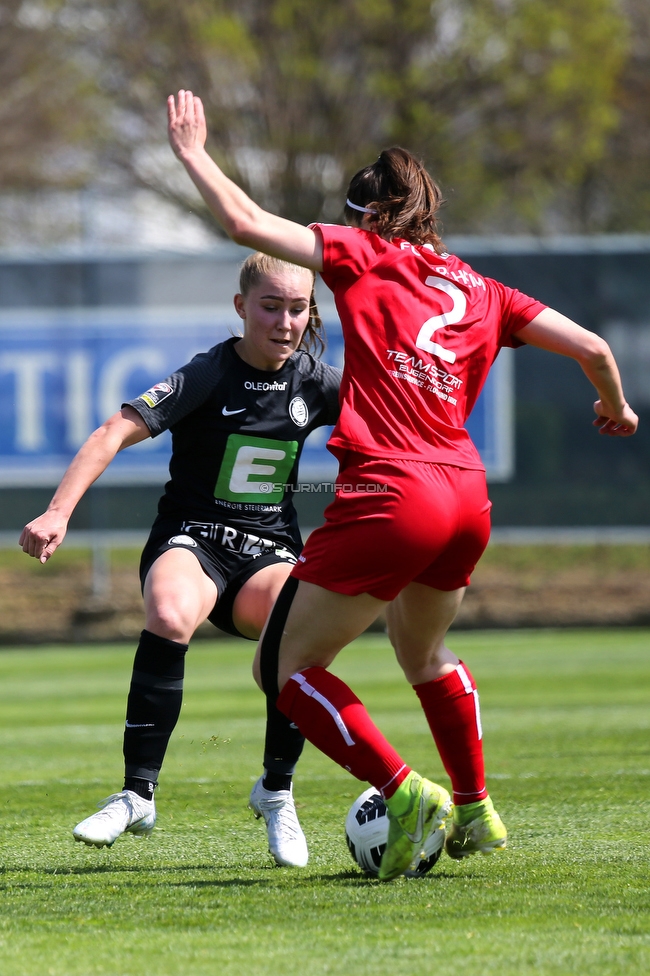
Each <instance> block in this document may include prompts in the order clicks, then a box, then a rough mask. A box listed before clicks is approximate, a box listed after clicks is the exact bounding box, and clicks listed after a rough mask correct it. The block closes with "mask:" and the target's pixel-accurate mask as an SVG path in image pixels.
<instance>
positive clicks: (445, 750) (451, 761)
mask: <svg viewBox="0 0 650 976" xmlns="http://www.w3.org/2000/svg"><path fill="white" fill-rule="evenodd" d="M413 690H414V691H415V693H416V695H417V696H418V698H419V699H420V704H421V705H422V708H423V709H424V714H425V715H426V717H427V722H428V723H429V728H430V729H431V733H432V735H433V738H434V739H435V743H436V746H437V747H438V752H439V753H440V758H441V759H442V762H443V765H444V767H445V769H446V770H447V774H448V775H449V778H450V779H451V784H452V786H453V789H454V803H456V804H459V805H460V804H462V803H475V802H476V801H477V800H484V799H485V797H486V796H487V795H488V794H487V790H486V789H485V769H484V766H483V743H482V741H481V740H482V738H483V729H482V728H481V712H480V709H479V704H478V692H477V690H476V684H475V683H474V679H473V677H472V676H471V674H470V673H469V671H468V670H467V668H466V667H465V665H464V664H463V663H462V661H461V662H460V663H459V664H458V666H457V667H456V669H455V670H454V671H451V672H450V673H449V674H445V675H443V677H442V678H436V679H435V680H434V681H426V682H425V683H424V684H422V685H413Z"/></svg>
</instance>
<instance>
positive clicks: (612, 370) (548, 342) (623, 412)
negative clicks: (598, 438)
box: [517, 308, 639, 437]
mask: <svg viewBox="0 0 650 976" xmlns="http://www.w3.org/2000/svg"><path fill="white" fill-rule="evenodd" d="M517 338H518V339H522V340H523V341H524V342H525V343H527V345H529V346H537V347H538V348H539V349H546V350H547V351H548V352H557V353H560V355H561V356H570V357H571V358H572V359H575V360H576V361H577V362H578V363H580V365H581V366H582V369H583V371H584V373H585V376H586V377H587V379H588V380H590V381H591V382H592V383H593V385H594V386H595V387H596V390H597V391H598V397H599V399H598V400H596V402H595V403H594V410H595V412H596V415H597V416H596V419H595V420H594V426H595V427H599V428H600V433H601V434H611V435H612V436H614V437H629V436H630V435H631V434H634V432H635V431H636V429H637V426H638V424H639V418H638V417H637V415H636V414H635V413H634V411H633V410H632V408H631V407H630V406H629V404H628V403H627V402H626V400H625V395H624V393H623V387H622V385H621V377H620V375H619V372H618V367H617V366H616V361H615V360H614V357H613V355H612V352H611V349H610V348H609V346H608V345H607V343H606V342H605V340H604V339H601V338H600V336H597V335H596V334H595V333H594V332H588V331H587V329H583V328H582V326H580V325H577V324H576V323H575V322H572V321H571V319H568V318H567V317H566V316H565V315H562V314H561V313H560V312H556V311H554V309H552V308H545V309H544V311H543V312H540V313H539V315H537V316H535V318H534V319H533V320H532V322H529V323H528V325H526V326H524V328H523V329H520V330H519V331H518V332H517Z"/></svg>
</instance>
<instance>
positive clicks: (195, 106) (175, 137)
mask: <svg viewBox="0 0 650 976" xmlns="http://www.w3.org/2000/svg"><path fill="white" fill-rule="evenodd" d="M167 123H168V124H167V134H168V136H169V144H170V146H171V147H172V149H173V150H174V152H175V153H176V155H177V156H178V157H179V158H180V157H182V156H183V154H184V153H189V152H192V151H193V150H197V149H203V147H204V146H205V140H206V139H207V135H208V132H207V127H206V123H205V112H204V111H203V102H202V101H201V99H200V98H199V96H198V95H193V94H192V92H191V91H184V89H182V88H181V90H180V91H179V93H178V97H177V98H174V96H173V95H170V96H169V98H168V99H167Z"/></svg>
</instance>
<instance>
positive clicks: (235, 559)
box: [140, 515, 300, 639]
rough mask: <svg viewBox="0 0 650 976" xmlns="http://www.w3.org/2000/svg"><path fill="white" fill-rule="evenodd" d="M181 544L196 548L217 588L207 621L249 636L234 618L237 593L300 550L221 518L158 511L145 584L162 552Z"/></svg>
mask: <svg viewBox="0 0 650 976" xmlns="http://www.w3.org/2000/svg"><path fill="white" fill-rule="evenodd" d="M181 547H182V548H183V549H188V550H189V551H190V552H193V553H194V555H195V556H196V558H197V559H198V561H199V562H200V563H201V566H202V568H203V571H204V573H205V574H206V575H207V576H209V577H210V579H211V580H212V581H213V583H214V584H215V586H216V587H217V593H218V597H217V602H216V603H215V605H214V609H213V611H212V613H211V614H210V615H209V617H208V620H209V621H210V622H211V623H213V624H214V625H215V627H218V628H219V630H224V631H225V632H226V633H227V634H233V635H234V636H235V637H244V634H240V633H239V631H238V630H237V628H236V627H235V625H234V623H233V619H232V610H233V605H234V603H235V598H236V596H237V594H238V593H239V591H240V590H241V588H242V586H243V585H244V583H246V582H247V580H249V579H250V578H251V576H254V575H255V573H258V572H259V571H260V569H264V567H265V566H273V565H275V563H285V564H286V565H289V566H293V565H295V563H296V561H297V559H298V555H299V553H300V550H299V549H298V550H297V551H294V550H293V549H289V548H288V546H286V545H285V543H284V542H273V540H270V539H264V538H261V537H259V536H256V535H252V534H249V533H246V532H240V531H239V530H238V529H234V528H232V527H231V526H229V525H224V524H223V523H221V522H196V521H191V520H189V519H186V520H183V519H175V518H169V516H162V515H159V516H158V518H157V519H156V521H155V522H154V524H153V526H152V528H151V533H150V535H149V538H148V539H147V543H146V545H145V547H144V549H143V550H142V557H141V559H140V585H141V586H142V588H143V589H144V581H145V579H146V578H147V573H148V572H149V570H150V569H151V567H152V565H153V564H154V562H155V561H156V559H157V558H158V556H161V555H162V554H163V552H167V550H168V549H178V548H181ZM296 548H297V547H296ZM247 639H251V638H247Z"/></svg>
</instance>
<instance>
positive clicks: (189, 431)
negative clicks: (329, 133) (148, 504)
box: [123, 338, 341, 547]
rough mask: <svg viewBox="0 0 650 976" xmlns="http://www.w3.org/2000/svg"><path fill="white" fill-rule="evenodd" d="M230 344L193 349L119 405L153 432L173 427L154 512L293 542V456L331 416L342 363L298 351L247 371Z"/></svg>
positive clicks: (334, 416)
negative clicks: (187, 358) (270, 367)
mask: <svg viewBox="0 0 650 976" xmlns="http://www.w3.org/2000/svg"><path fill="white" fill-rule="evenodd" d="M236 342H237V339H236V338H233V339H228V340H226V342H221V343H219V344H218V345H216V346H213V347H212V349H210V350H209V351H208V352H205V353H200V354H199V355H198V356H195V357H194V359H192V361H191V362H189V363H188V364H187V365H186V366H182V367H181V368H180V369H178V370H176V372H174V373H172V375H171V376H169V377H167V379H166V380H164V381H163V382H161V383H157V384H156V385H155V386H153V387H152V388H151V389H149V390H147V391H146V392H145V393H143V394H142V395H141V396H139V397H136V399H134V400H129V401H128V404H123V406H127V405H128V406H130V407H133V408H134V409H135V410H137V411H138V413H139V414H140V416H141V417H142V419H143V420H144V422H145V423H146V425H147V427H148V428H149V430H150V431H151V436H152V437H155V436H156V435H157V434H160V433H162V432H163V431H164V430H167V429H169V430H171V433H172V456H171V460H170V464H169V472H170V475H171V480H170V481H168V482H167V484H166V485H165V494H164V495H163V497H162V498H161V499H160V502H159V505H158V511H159V513H160V514H161V515H172V516H178V517H182V518H184V519H191V520H196V521H198V522H200V521H206V522H213V523H214V522H220V523H223V522H227V523H228V525H231V526H233V527H234V528H236V529H240V530H241V531H242V532H249V531H251V530H257V531H258V532H260V531H262V532H264V533H265V534H266V535H269V536H271V537H272V538H273V539H274V540H277V541H278V542H285V543H287V544H289V545H292V546H294V547H295V545H296V543H298V544H299V541H300V535H299V532H298V524H297V518H296V512H295V509H294V507H293V503H292V489H293V488H294V487H295V485H296V479H297V476H298V461H299V459H300V453H301V451H302V447H303V444H304V442H305V438H306V437H307V435H308V434H310V433H311V432H312V430H315V429H316V428H317V427H323V426H325V425H328V424H335V423H336V421H337V418H338V413H339V403H338V389H339V385H340V382H341V370H339V369H336V368H335V367H334V366H328V365H327V364H325V363H322V362H320V361H319V360H317V359H314V357H313V356H310V355H309V354H308V353H306V352H301V351H298V352H295V353H294V354H293V355H292V356H291V358H290V359H288V360H287V361H286V362H285V363H284V364H283V365H282V367H281V368H280V369H278V370H275V371H266V370H260V369H255V368H254V367H253V366H249V365H248V363H245V362H244V361H243V359H241V357H240V356H238V355H237V353H236V352H235V349H234V345H235V343H236Z"/></svg>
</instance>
